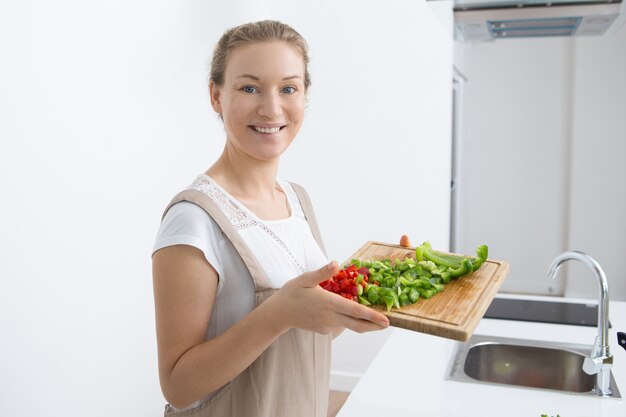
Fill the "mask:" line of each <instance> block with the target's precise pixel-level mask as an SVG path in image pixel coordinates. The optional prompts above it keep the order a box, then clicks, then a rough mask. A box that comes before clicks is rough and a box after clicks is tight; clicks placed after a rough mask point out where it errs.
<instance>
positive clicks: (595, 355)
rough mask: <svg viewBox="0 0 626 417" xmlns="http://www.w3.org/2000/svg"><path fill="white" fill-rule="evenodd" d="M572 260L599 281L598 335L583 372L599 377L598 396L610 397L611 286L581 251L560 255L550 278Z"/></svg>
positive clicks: (600, 271) (597, 265) (595, 263)
mask: <svg viewBox="0 0 626 417" xmlns="http://www.w3.org/2000/svg"><path fill="white" fill-rule="evenodd" d="M570 260H577V261H580V262H582V263H584V264H585V265H587V266H588V267H589V268H590V269H591V270H592V272H593V275H594V276H595V277H596V280H597V281H598V288H599V293H598V335H597V336H596V338H595V341H594V344H593V351H592V352H591V355H590V356H589V357H588V358H586V359H585V362H584V364H583V370H584V371H585V372H586V373H587V374H589V375H594V374H596V375H597V378H596V391H597V393H598V395H602V396H608V395H610V394H611V388H610V368H611V366H612V364H613V356H612V355H611V351H610V347H609V285H608V282H607V279H606V275H605V274H604V271H603V270H602V267H600V264H599V263H598V262H597V261H596V260H595V259H593V258H592V257H591V256H589V255H587V254H585V253H583V252H579V251H569V252H564V253H562V254H560V255H558V256H557V257H556V258H555V259H554V260H553V261H552V264H550V268H549V269H548V277H549V278H551V279H554V278H555V277H556V273H557V271H558V270H559V267H560V266H561V265H562V264H563V263H565V262H567V261H570Z"/></svg>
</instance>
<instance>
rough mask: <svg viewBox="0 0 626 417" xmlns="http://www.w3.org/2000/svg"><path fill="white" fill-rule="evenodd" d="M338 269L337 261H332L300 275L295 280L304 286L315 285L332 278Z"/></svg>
mask: <svg viewBox="0 0 626 417" xmlns="http://www.w3.org/2000/svg"><path fill="white" fill-rule="evenodd" d="M338 269H339V267H338V266H337V262H336V261H332V262H330V263H329V264H327V265H324V266H323V267H321V268H319V269H316V270H314V271H310V272H307V273H306V274H302V275H300V276H299V277H298V278H296V279H295V280H294V281H297V284H299V285H301V286H303V287H315V286H316V285H318V284H319V283H320V282H323V281H326V280H327V279H329V278H332V277H333V275H335V274H336V273H337V271H338Z"/></svg>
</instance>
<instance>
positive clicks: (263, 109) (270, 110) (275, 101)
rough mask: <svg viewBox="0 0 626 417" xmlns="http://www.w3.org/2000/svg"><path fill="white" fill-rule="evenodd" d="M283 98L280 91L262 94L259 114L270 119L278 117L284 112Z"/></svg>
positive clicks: (258, 109)
mask: <svg viewBox="0 0 626 417" xmlns="http://www.w3.org/2000/svg"><path fill="white" fill-rule="evenodd" d="M282 111H283V110H282V105H281V99H280V96H279V95H278V93H273V92H272V93H265V94H262V97H261V101H260V102H259V106H258V108H257V114H258V115H259V116H262V117H264V118H266V119H269V120H274V119H277V118H278V117H279V116H280V115H281V114H282Z"/></svg>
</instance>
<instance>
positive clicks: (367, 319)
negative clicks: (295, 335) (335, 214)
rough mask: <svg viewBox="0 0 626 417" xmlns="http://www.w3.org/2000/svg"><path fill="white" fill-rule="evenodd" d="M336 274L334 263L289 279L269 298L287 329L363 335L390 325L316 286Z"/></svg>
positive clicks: (373, 313) (381, 316)
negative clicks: (351, 332) (338, 330)
mask: <svg viewBox="0 0 626 417" xmlns="http://www.w3.org/2000/svg"><path fill="white" fill-rule="evenodd" d="M337 271H338V267H337V263H336V262H335V261H333V262H331V263H329V264H328V265H324V266H323V267H321V268H320V269H317V270H314V271H310V272H307V273H304V274H302V275H300V276H299V277H297V278H294V279H292V280H291V281H289V282H287V283H286V284H285V285H284V286H283V287H282V288H281V289H280V290H279V291H278V292H277V293H276V294H274V295H273V296H272V297H270V299H269V300H268V302H270V301H272V302H273V303H274V304H275V306H276V308H277V309H278V310H279V312H280V319H281V320H284V324H285V326H286V327H287V328H292V327H296V328H300V329H305V330H312V331H315V332H318V333H323V334H328V333H331V332H332V331H333V330H335V329H336V328H338V327H342V328H347V329H350V330H353V331H355V332H358V333H365V332H370V331H373V330H382V329H384V328H386V327H388V326H389V320H388V319H387V317H385V315H383V314H382V313H380V312H378V311H376V310H374V309H371V308H368V307H365V306H363V305H361V304H359V303H356V302H354V301H351V300H348V299H346V298H343V297H341V296H340V295H338V294H334V293H331V292H330V291H326V290H324V289H323V288H322V287H320V286H319V283H320V282H322V281H325V280H327V279H329V278H331V277H332V276H333V275H335V274H336V273H337Z"/></svg>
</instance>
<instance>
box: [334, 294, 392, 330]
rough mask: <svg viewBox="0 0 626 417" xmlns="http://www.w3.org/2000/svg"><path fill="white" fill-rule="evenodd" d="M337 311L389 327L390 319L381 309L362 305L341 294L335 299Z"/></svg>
mask: <svg viewBox="0 0 626 417" xmlns="http://www.w3.org/2000/svg"><path fill="white" fill-rule="evenodd" d="M335 306H336V307H335V311H336V312H337V313H341V314H343V315H346V316H350V317H353V318H355V319H360V320H367V321H371V322H372V323H376V324H378V325H380V326H384V327H388V326H389V319H388V318H387V317H386V316H385V315H384V314H382V313H381V312H379V311H376V310H374V309H372V308H369V307H365V306H362V305H361V304H359V303H356V302H354V301H350V300H347V299H345V298H343V297H341V296H339V297H337V298H336V299H335Z"/></svg>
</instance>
